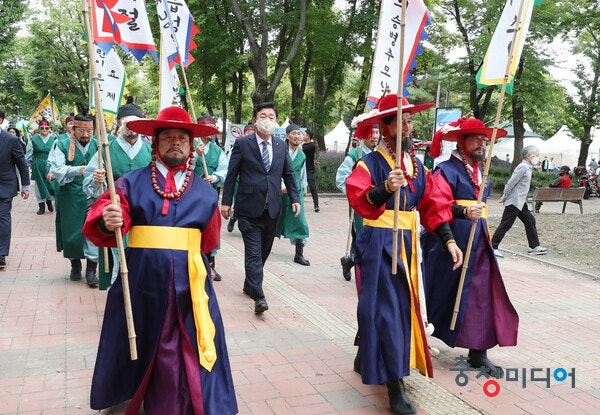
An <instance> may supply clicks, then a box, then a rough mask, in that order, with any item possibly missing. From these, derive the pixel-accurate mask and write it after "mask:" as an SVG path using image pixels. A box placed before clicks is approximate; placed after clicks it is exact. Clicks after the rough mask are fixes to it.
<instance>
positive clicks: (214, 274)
mask: <svg viewBox="0 0 600 415" xmlns="http://www.w3.org/2000/svg"><path fill="white" fill-rule="evenodd" d="M212 274H213V281H221V279H222V278H221V274H219V273H218V272H217V270H215V269H213V270H212Z"/></svg>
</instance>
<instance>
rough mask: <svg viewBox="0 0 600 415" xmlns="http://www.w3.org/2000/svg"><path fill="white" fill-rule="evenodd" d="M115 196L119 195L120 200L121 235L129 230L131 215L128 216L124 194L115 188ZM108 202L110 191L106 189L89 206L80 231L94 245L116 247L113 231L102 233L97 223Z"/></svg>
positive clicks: (127, 206)
mask: <svg viewBox="0 0 600 415" xmlns="http://www.w3.org/2000/svg"><path fill="white" fill-rule="evenodd" d="M116 192H117V196H119V200H120V202H121V211H122V214H123V221H124V225H123V226H122V227H121V233H122V234H123V236H125V234H126V233H127V231H129V228H131V217H130V216H129V203H128V202H127V199H125V196H123V194H122V193H121V192H120V191H119V190H117V191H116ZM110 203H111V202H110V192H109V191H108V190H107V191H106V192H104V194H102V196H100V198H99V199H98V200H96V202H95V203H94V204H93V205H92V207H90V210H89V212H88V214H87V216H86V218H85V222H84V224H83V229H82V233H83V235H84V236H85V237H86V238H88V239H89V240H90V241H91V242H92V243H93V244H94V245H95V246H101V247H103V246H106V247H112V248H114V247H116V246H117V238H116V237H115V234H114V233H111V234H110V235H107V234H105V233H103V232H102V231H101V230H100V228H99V227H98V224H99V222H100V219H102V214H103V213H104V208H105V207H106V206H107V205H109V204H110Z"/></svg>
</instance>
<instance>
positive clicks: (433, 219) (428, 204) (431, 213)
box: [418, 170, 456, 232]
mask: <svg viewBox="0 0 600 415" xmlns="http://www.w3.org/2000/svg"><path fill="white" fill-rule="evenodd" d="M453 204H456V201H455V200H454V197H453V196H452V188H451V187H450V184H448V182H447V181H446V178H445V177H444V175H443V174H441V172H440V170H438V171H436V172H435V173H434V174H427V175H426V185H425V193H424V194H423V197H422V198H421V200H420V201H419V206H418V210H419V213H420V217H421V225H423V227H424V228H425V230H427V232H433V231H435V230H436V229H437V228H438V227H439V226H440V225H441V224H442V223H444V222H451V221H452V205H453Z"/></svg>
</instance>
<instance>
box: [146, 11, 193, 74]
mask: <svg viewBox="0 0 600 415" xmlns="http://www.w3.org/2000/svg"><path fill="white" fill-rule="evenodd" d="M156 12H157V15H158V22H159V25H160V31H161V36H162V42H163V43H166V49H164V52H166V54H167V58H168V60H169V62H172V63H177V64H180V65H182V66H183V67H184V68H187V67H188V65H189V64H190V63H192V62H193V61H194V58H193V57H192V55H191V54H190V51H191V50H193V49H195V48H196V42H194V41H193V39H192V37H193V36H194V35H196V34H197V33H200V31H199V30H198V28H197V27H196V26H194V18H193V17H192V14H191V13H190V10H189V9H188V7H187V5H186V4H185V1H184V0H156Z"/></svg>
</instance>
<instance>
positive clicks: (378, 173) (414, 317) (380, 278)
mask: <svg viewBox="0 0 600 415" xmlns="http://www.w3.org/2000/svg"><path fill="white" fill-rule="evenodd" d="M393 166H394V160H393V159H392V158H391V157H390V156H389V155H387V154H386V153H385V152H384V151H383V150H382V149H381V148H380V149H378V150H377V151H375V152H372V153H370V154H368V155H366V156H365V157H364V158H363V159H362V161H360V162H359V163H358V165H357V167H356V168H355V169H354V171H353V172H352V173H351V174H350V176H348V179H347V180H346V194H347V196H348V202H349V203H350V206H352V208H353V209H354V210H355V211H356V212H357V214H359V215H360V216H361V217H363V218H364V226H363V228H362V229H361V231H360V233H359V234H358V236H357V238H356V247H355V249H356V251H355V252H356V253H355V261H356V270H357V272H356V283H357V287H358V308H357V317H358V334H359V336H358V338H359V346H360V349H359V350H360V362H361V368H360V369H361V376H362V381H363V383H365V384H381V383H384V382H387V381H391V380H395V379H400V378H403V377H405V376H407V375H408V374H409V371H410V368H411V367H417V368H418V369H419V370H420V371H421V373H423V374H425V375H428V376H432V374H433V371H432V366H431V360H430V356H429V350H428V346H427V340H426V337H425V332H424V328H423V321H422V320H421V312H420V306H419V299H418V268H417V267H418V261H417V256H416V255H417V249H416V241H417V238H416V236H417V233H416V232H417V231H418V229H417V227H418V222H417V214H416V212H414V210H416V209H419V211H420V212H421V218H422V219H423V218H427V219H428V223H427V225H426V226H427V227H428V228H431V229H435V228H437V227H438V226H439V224H441V223H442V222H445V221H447V220H449V218H450V217H451V212H450V209H449V205H448V209H444V208H443V207H442V206H438V205H437V204H436V201H435V200H433V198H434V196H435V192H431V191H430V189H427V185H426V183H429V180H428V176H429V175H428V174H426V171H425V169H424V168H423V165H422V164H421V162H419V161H418V160H417V170H418V173H417V176H416V177H415V178H414V179H413V180H411V181H410V185H409V186H406V187H404V188H402V189H401V190H400V212H399V226H398V228H399V230H398V269H397V274H396V275H393V274H392V270H391V264H392V255H393V253H392V246H393V237H394V232H393V216H394V196H393V195H391V197H390V198H389V200H388V201H387V203H385V204H383V205H381V206H373V205H370V204H369V203H368V201H367V199H366V197H365V195H366V194H367V193H368V191H369V190H370V189H372V188H373V187H375V186H376V185H378V184H380V183H383V182H384V181H385V180H386V179H387V178H388V175H389V173H390V171H391V170H392V168H393ZM422 222H424V221H423V220H422Z"/></svg>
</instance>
